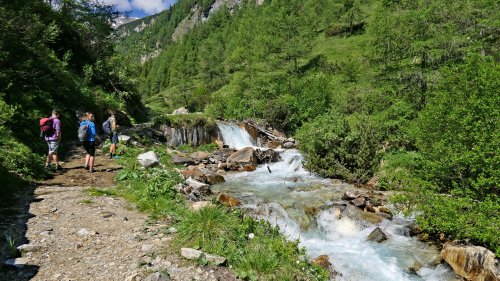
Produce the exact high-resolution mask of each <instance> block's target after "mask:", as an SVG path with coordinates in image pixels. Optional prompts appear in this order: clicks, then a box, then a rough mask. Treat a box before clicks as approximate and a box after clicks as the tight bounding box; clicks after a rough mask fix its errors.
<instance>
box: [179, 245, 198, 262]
mask: <svg viewBox="0 0 500 281" xmlns="http://www.w3.org/2000/svg"><path fill="white" fill-rule="evenodd" d="M202 255H203V252H202V251H200V250H196V249H192V248H181V256H182V257H183V258H185V259H188V260H197V259H199V258H200V257H201V256H202Z"/></svg>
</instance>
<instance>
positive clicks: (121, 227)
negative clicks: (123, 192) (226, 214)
mask: <svg viewBox="0 0 500 281" xmlns="http://www.w3.org/2000/svg"><path fill="white" fill-rule="evenodd" d="M81 161H82V160H81V158H80V157H79V155H78V154H77V155H76V156H75V157H73V158H72V159H70V161H69V162H67V163H65V164H64V166H63V167H64V169H65V170H63V172H61V173H60V174H58V175H56V176H55V177H54V178H53V179H51V180H49V181H47V182H45V183H43V185H41V186H38V187H37V188H36V189H35V191H34V200H33V201H32V202H31V204H30V206H29V219H28V221H27V223H26V225H27V231H26V234H25V238H26V240H27V243H26V244H28V245H29V246H28V247H27V248H26V249H25V250H24V252H23V254H22V257H21V258H20V259H18V260H17V261H18V262H20V263H22V264H25V265H24V266H23V268H20V269H17V270H14V269H12V267H9V268H10V269H9V270H5V267H4V270H2V271H1V272H0V280H11V281H12V280H120V281H121V280H129V281H135V280H149V281H153V280H234V278H233V277H232V274H231V273H230V272H229V271H228V269H227V268H224V267H201V266H198V265H196V264H195V263H188V262H186V261H185V260H182V259H180V258H179V257H178V254H177V253H175V252H174V251H173V250H172V248H173V247H171V246H170V245H171V240H172V239H173V235H174V234H170V233H169V231H168V229H169V227H170V225H168V223H166V222H157V221H154V222H151V221H149V219H148V216H147V214H144V213H141V212H139V211H137V210H136V208H135V206H134V205H132V204H130V203H128V202H126V201H125V200H124V199H122V198H119V197H114V196H106V195H103V196H95V195H94V196H93V195H91V194H90V193H89V192H88V189H89V188H91V187H92V188H93V189H94V190H95V189H97V190H106V189H108V188H112V186H113V185H114V182H113V179H114V176H115V174H116V170H118V169H119V168H120V167H119V166H117V165H116V163H115V162H113V161H112V160H109V159H105V158H104V157H98V159H97V163H98V166H97V170H98V171H99V172H97V173H93V174H90V173H88V172H87V171H85V170H84V169H83V168H82V167H81V165H82V164H81ZM80 184H85V185H80Z"/></svg>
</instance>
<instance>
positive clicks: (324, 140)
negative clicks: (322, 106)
mask: <svg viewBox="0 0 500 281" xmlns="http://www.w3.org/2000/svg"><path fill="white" fill-rule="evenodd" d="M296 137H297V140H298V141H299V145H300V148H301V149H302V150H303V151H304V153H305V158H306V163H305V167H306V168H308V169H309V170H311V171H313V172H315V173H317V174H319V175H322V176H325V177H337V178H340V179H344V180H348V181H351V182H354V181H360V182H365V181H367V180H369V179H370V177H371V176H372V175H373V173H374V171H375V169H376V168H377V165H378V157H379V155H378V152H377V149H378V146H379V144H378V140H377V136H376V134H375V132H374V130H373V126H372V125H371V124H370V122H369V120H368V119H367V118H366V117H363V116H359V117H356V116H353V117H352V118H346V117H344V116H342V115H340V114H335V113H327V114H324V115H322V116H320V117H318V118H316V119H315V120H314V121H312V122H310V123H307V124H305V125H304V126H303V127H302V128H301V129H300V130H299V131H298V133H297V135H296Z"/></svg>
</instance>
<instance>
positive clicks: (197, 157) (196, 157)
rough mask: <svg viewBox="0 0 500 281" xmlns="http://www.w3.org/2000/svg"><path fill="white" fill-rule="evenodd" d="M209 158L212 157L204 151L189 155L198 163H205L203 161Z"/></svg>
mask: <svg viewBox="0 0 500 281" xmlns="http://www.w3.org/2000/svg"><path fill="white" fill-rule="evenodd" d="M208 156H210V153H208V152H204V151H196V152H193V153H191V154H189V157H190V158H192V159H194V160H198V161H203V160H205V159H207V158H208Z"/></svg>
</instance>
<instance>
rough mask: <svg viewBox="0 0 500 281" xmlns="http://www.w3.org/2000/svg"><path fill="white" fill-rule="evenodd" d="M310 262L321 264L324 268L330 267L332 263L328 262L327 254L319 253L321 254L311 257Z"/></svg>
mask: <svg viewBox="0 0 500 281" xmlns="http://www.w3.org/2000/svg"><path fill="white" fill-rule="evenodd" d="M312 263H313V264H316V265H319V266H321V267H322V268H324V269H328V268H330V265H332V264H331V263H330V258H328V256H327V255H321V256H319V257H317V258H315V259H313V260H312Z"/></svg>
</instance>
